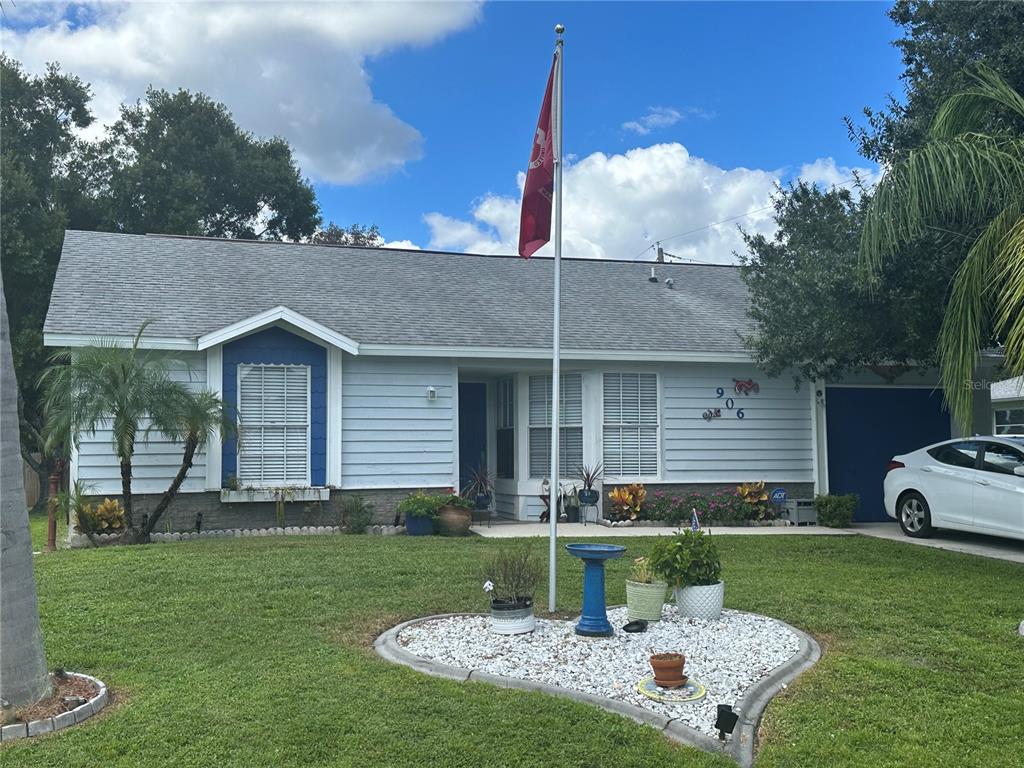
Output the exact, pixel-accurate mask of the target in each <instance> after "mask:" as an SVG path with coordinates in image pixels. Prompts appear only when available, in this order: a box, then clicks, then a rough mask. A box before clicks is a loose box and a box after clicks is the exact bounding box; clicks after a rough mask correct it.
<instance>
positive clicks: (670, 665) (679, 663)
mask: <svg viewBox="0 0 1024 768" xmlns="http://www.w3.org/2000/svg"><path fill="white" fill-rule="evenodd" d="M685 664H686V656H684V655H683V654H681V653H656V654H654V655H653V656H651V668H652V669H653V670H654V682H655V684H656V685H658V686H659V687H661V688H679V687H681V686H684V685H686V681H687V679H688V678H687V677H686V675H684V674H683V666H684V665H685Z"/></svg>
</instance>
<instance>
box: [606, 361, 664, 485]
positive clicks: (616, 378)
mask: <svg viewBox="0 0 1024 768" xmlns="http://www.w3.org/2000/svg"><path fill="white" fill-rule="evenodd" d="M603 400H604V429H603V443H604V445H603V458H602V462H603V464H604V474H605V475H606V476H608V477H657V476H658V474H659V471H658V470H659V467H658V424H659V422H658V375H657V374H656V373H606V374H605V375H604V397H603Z"/></svg>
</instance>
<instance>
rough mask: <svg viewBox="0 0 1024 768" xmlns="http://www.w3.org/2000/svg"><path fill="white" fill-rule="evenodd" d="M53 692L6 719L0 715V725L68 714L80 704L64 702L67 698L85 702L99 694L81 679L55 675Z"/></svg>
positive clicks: (74, 701)
mask: <svg viewBox="0 0 1024 768" xmlns="http://www.w3.org/2000/svg"><path fill="white" fill-rule="evenodd" d="M52 681H53V692H52V693H51V694H50V695H49V696H47V697H46V698H45V699H40V700H39V701H37V702H36V703H35V704H33V705H32V706H30V707H22V708H20V709H15V710H14V712H13V713H12V714H10V715H7V716H6V718H5V716H4V715H3V714H0V723H3V724H4V725H11V724H13V723H30V722H32V721H33V720H45V719H46V718H48V717H55V716H56V715H60V714H62V713H64V712H70V711H71V710H72V709H74V708H75V707H77V706H79V705H80V704H81V703H82V702H80V701H77V700H72V701H71V702H65V701H64V698H65V697H68V696H79V697H81V698H83V699H85V700H86V701H88V700H89V699H92V698H93V697H94V696H96V695H98V694H99V692H100V691H99V688H97V687H96V684H95V683H91V682H89V681H88V680H85V679H83V678H81V677H74V676H72V675H64V674H62V673H55V674H54V675H53V676H52Z"/></svg>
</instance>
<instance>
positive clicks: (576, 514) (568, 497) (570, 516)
mask: <svg viewBox="0 0 1024 768" xmlns="http://www.w3.org/2000/svg"><path fill="white" fill-rule="evenodd" d="M562 512H563V513H565V518H566V522H570V523H578V522H579V521H580V496H579V490H578V489H577V488H576V485H575V484H573V486H572V490H571V491H569V492H568V493H564V492H563V493H562Z"/></svg>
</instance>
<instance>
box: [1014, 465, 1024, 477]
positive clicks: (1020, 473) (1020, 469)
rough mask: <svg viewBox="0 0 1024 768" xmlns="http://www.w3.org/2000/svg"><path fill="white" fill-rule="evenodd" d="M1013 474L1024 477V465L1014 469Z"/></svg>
mask: <svg viewBox="0 0 1024 768" xmlns="http://www.w3.org/2000/svg"><path fill="white" fill-rule="evenodd" d="M1013 474H1015V475H1016V476H1017V477H1024V464H1021V465H1020V466H1017V467H1014V468H1013Z"/></svg>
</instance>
